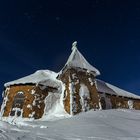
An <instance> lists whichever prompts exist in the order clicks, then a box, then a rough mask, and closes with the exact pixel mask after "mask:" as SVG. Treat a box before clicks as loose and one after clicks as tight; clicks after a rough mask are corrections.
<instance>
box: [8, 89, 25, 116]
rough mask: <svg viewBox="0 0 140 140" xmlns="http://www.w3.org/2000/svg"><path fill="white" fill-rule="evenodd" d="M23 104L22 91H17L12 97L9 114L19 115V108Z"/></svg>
mask: <svg viewBox="0 0 140 140" xmlns="http://www.w3.org/2000/svg"><path fill="white" fill-rule="evenodd" d="M23 104H24V92H22V91H19V92H17V94H16V95H15V97H14V101H13V105H12V110H11V113H10V115H11V116H15V115H17V116H20V115H21V111H20V110H21V109H22V108H23Z"/></svg>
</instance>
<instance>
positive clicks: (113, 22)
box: [0, 0, 140, 95]
mask: <svg viewBox="0 0 140 140" xmlns="http://www.w3.org/2000/svg"><path fill="white" fill-rule="evenodd" d="M75 40H77V41H78V49H79V51H80V52H81V53H82V54H83V55H84V56H85V58H86V59H87V60H88V61H89V62H90V63H91V64H92V65H93V66H95V67H96V68H97V69H99V71H100V72H101V76H99V77H98V78H99V79H102V80H105V81H107V82H109V83H111V84H114V85H117V86H118V87H121V88H123V89H125V90H128V91H130V92H133V93H136V94H139V95H140V1H139V0H133V1H132V0H131V1H130V0H69V1H68V0H17V1H16V0H1V1H0V92H1V93H2V90H3V84H4V83H5V82H8V81H12V80H15V79H18V78H21V77H23V76H26V75H29V74H32V73H33V72H35V71H36V70H38V69H50V70H53V71H56V72H58V71H60V70H61V68H62V67H63V66H64V64H65V62H66V60H67V58H68V56H69V55H70V53H71V44H72V42H73V41H75Z"/></svg>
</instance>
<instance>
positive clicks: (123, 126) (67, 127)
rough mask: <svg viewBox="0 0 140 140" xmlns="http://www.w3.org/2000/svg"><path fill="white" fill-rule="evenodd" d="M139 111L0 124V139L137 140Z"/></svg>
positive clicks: (106, 112) (97, 113)
mask: <svg viewBox="0 0 140 140" xmlns="http://www.w3.org/2000/svg"><path fill="white" fill-rule="evenodd" d="M139 139H140V111H136V110H124V109H118V110H103V111H93V110H91V111H88V112H86V113H81V114H79V115H77V116H74V117H71V118H66V119H61V120H55V121H33V122H24V123H22V125H20V126H18V127H17V126H12V125H9V124H7V123H5V122H1V121H0V140H139Z"/></svg>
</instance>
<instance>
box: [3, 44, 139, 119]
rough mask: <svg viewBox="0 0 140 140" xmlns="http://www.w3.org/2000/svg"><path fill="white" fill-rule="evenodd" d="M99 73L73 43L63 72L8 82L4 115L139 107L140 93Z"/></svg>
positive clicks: (34, 116) (32, 115)
mask: <svg viewBox="0 0 140 140" xmlns="http://www.w3.org/2000/svg"><path fill="white" fill-rule="evenodd" d="M98 75H100V72H99V70H98V69H96V68H95V67H93V66H92V65H91V64H89V63H88V62H87V60H86V59H85V58H84V56H83V55H82V54H81V52H80V51H79V50H78V48H77V42H74V43H73V44H72V52H71V54H70V56H69V58H68V60H67V62H66V64H65V65H64V67H63V68H62V69H61V71H60V72H58V73H56V72H53V71H50V70H38V71H36V72H35V73H33V74H31V75H28V76H26V77H23V78H20V79H17V80H15V81H11V82H8V83H5V85H4V91H3V103H2V106H1V114H2V117H5V118H6V117H19V118H30V119H41V118H45V117H47V116H49V115H50V114H51V113H58V112H59V113H60V114H61V113H62V114H69V115H76V114H78V113H80V112H86V111H88V110H91V109H93V110H95V111H96V110H103V109H117V108H125V109H140V96H138V95H135V94H133V93H130V92H128V91H125V90H123V89H120V88H118V87H116V86H114V85H111V84H109V83H107V82H105V81H102V80H99V79H97V77H98Z"/></svg>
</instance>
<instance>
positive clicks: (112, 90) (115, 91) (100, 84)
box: [96, 79, 140, 99]
mask: <svg viewBox="0 0 140 140" xmlns="http://www.w3.org/2000/svg"><path fill="white" fill-rule="evenodd" d="M96 87H97V90H98V92H102V93H108V94H112V95H117V96H123V97H128V98H135V99H140V96H138V95H135V94H133V93H131V92H128V91H125V90H123V89H120V88H118V87H116V86H113V85H111V84H109V83H106V82H104V81H101V80H98V79H96Z"/></svg>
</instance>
